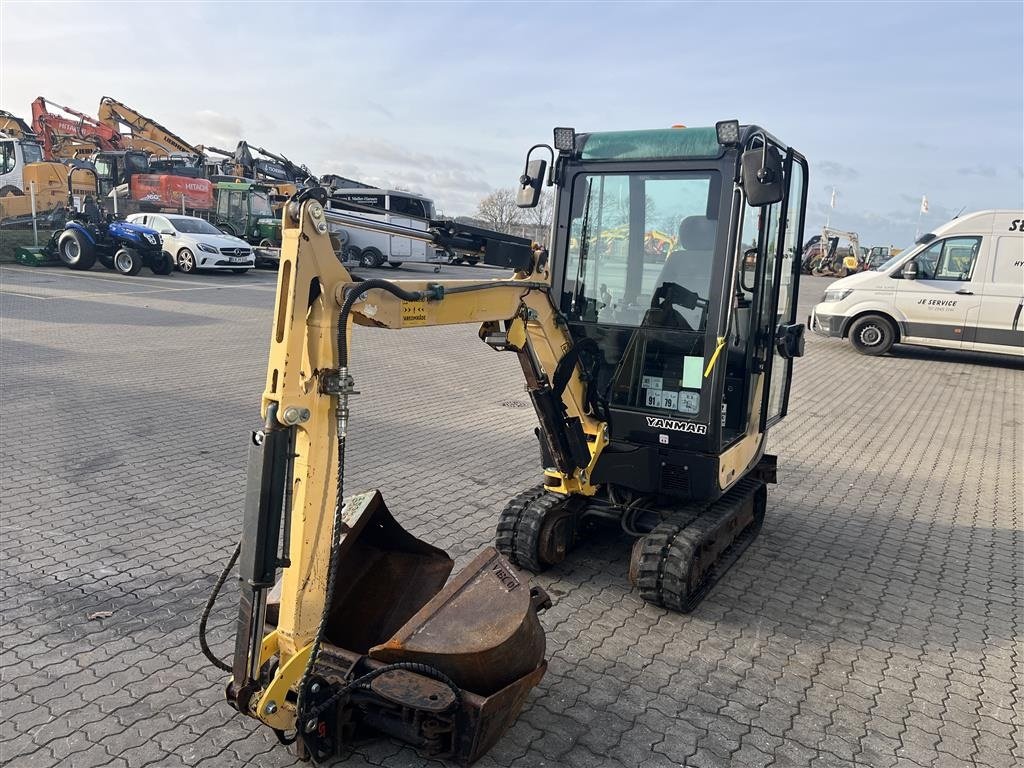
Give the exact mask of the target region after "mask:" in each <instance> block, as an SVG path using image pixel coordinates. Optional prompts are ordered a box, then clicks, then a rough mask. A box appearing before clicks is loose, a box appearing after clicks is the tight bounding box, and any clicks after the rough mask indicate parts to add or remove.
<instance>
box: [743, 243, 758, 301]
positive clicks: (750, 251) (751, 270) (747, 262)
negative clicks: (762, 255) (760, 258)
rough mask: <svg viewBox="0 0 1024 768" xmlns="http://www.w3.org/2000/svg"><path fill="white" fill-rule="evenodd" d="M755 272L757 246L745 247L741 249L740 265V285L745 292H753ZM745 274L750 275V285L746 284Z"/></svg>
mask: <svg viewBox="0 0 1024 768" xmlns="http://www.w3.org/2000/svg"><path fill="white" fill-rule="evenodd" d="M756 274H757V248H747V249H746V250H745V251H743V264H742V266H741V267H740V287H741V288H742V289H743V290H744V291H746V292H747V293H753V292H754V278H755V277H756ZM747 275H749V276H750V285H747Z"/></svg>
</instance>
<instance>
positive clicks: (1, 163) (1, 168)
mask: <svg viewBox="0 0 1024 768" xmlns="http://www.w3.org/2000/svg"><path fill="white" fill-rule="evenodd" d="M17 162H18V158H17V155H15V154H14V142H13V141H5V142H3V144H2V145H0V173H10V172H11V171H13V170H14V166H15V165H16V164H17Z"/></svg>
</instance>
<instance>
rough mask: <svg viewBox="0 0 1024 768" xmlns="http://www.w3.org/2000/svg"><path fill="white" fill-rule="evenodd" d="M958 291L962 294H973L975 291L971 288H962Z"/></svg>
mask: <svg viewBox="0 0 1024 768" xmlns="http://www.w3.org/2000/svg"><path fill="white" fill-rule="evenodd" d="M957 293H959V294H960V295H961V296H973V295H974V291H972V290H971V289H970V288H961V289H960V290H959V291H957Z"/></svg>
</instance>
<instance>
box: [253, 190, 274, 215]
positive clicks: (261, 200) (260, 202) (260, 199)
mask: <svg viewBox="0 0 1024 768" xmlns="http://www.w3.org/2000/svg"><path fill="white" fill-rule="evenodd" d="M251 205H252V215H253V216H273V215H274V210H273V209H272V208H271V207H270V197H269V196H268V195H267V193H266V192H255V191H254V192H253V193H252V202H251Z"/></svg>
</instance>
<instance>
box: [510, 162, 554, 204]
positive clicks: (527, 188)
mask: <svg viewBox="0 0 1024 768" xmlns="http://www.w3.org/2000/svg"><path fill="white" fill-rule="evenodd" d="M547 169H548V162H547V160H544V159H541V160H531V161H530V162H528V163H527V164H526V171H525V172H524V173H523V175H522V176H520V177H519V191H518V192H517V193H516V205H517V206H518V207H520V208H536V207H537V203H538V202H540V192H541V188H542V187H543V186H544V174H545V172H546V171H547Z"/></svg>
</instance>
